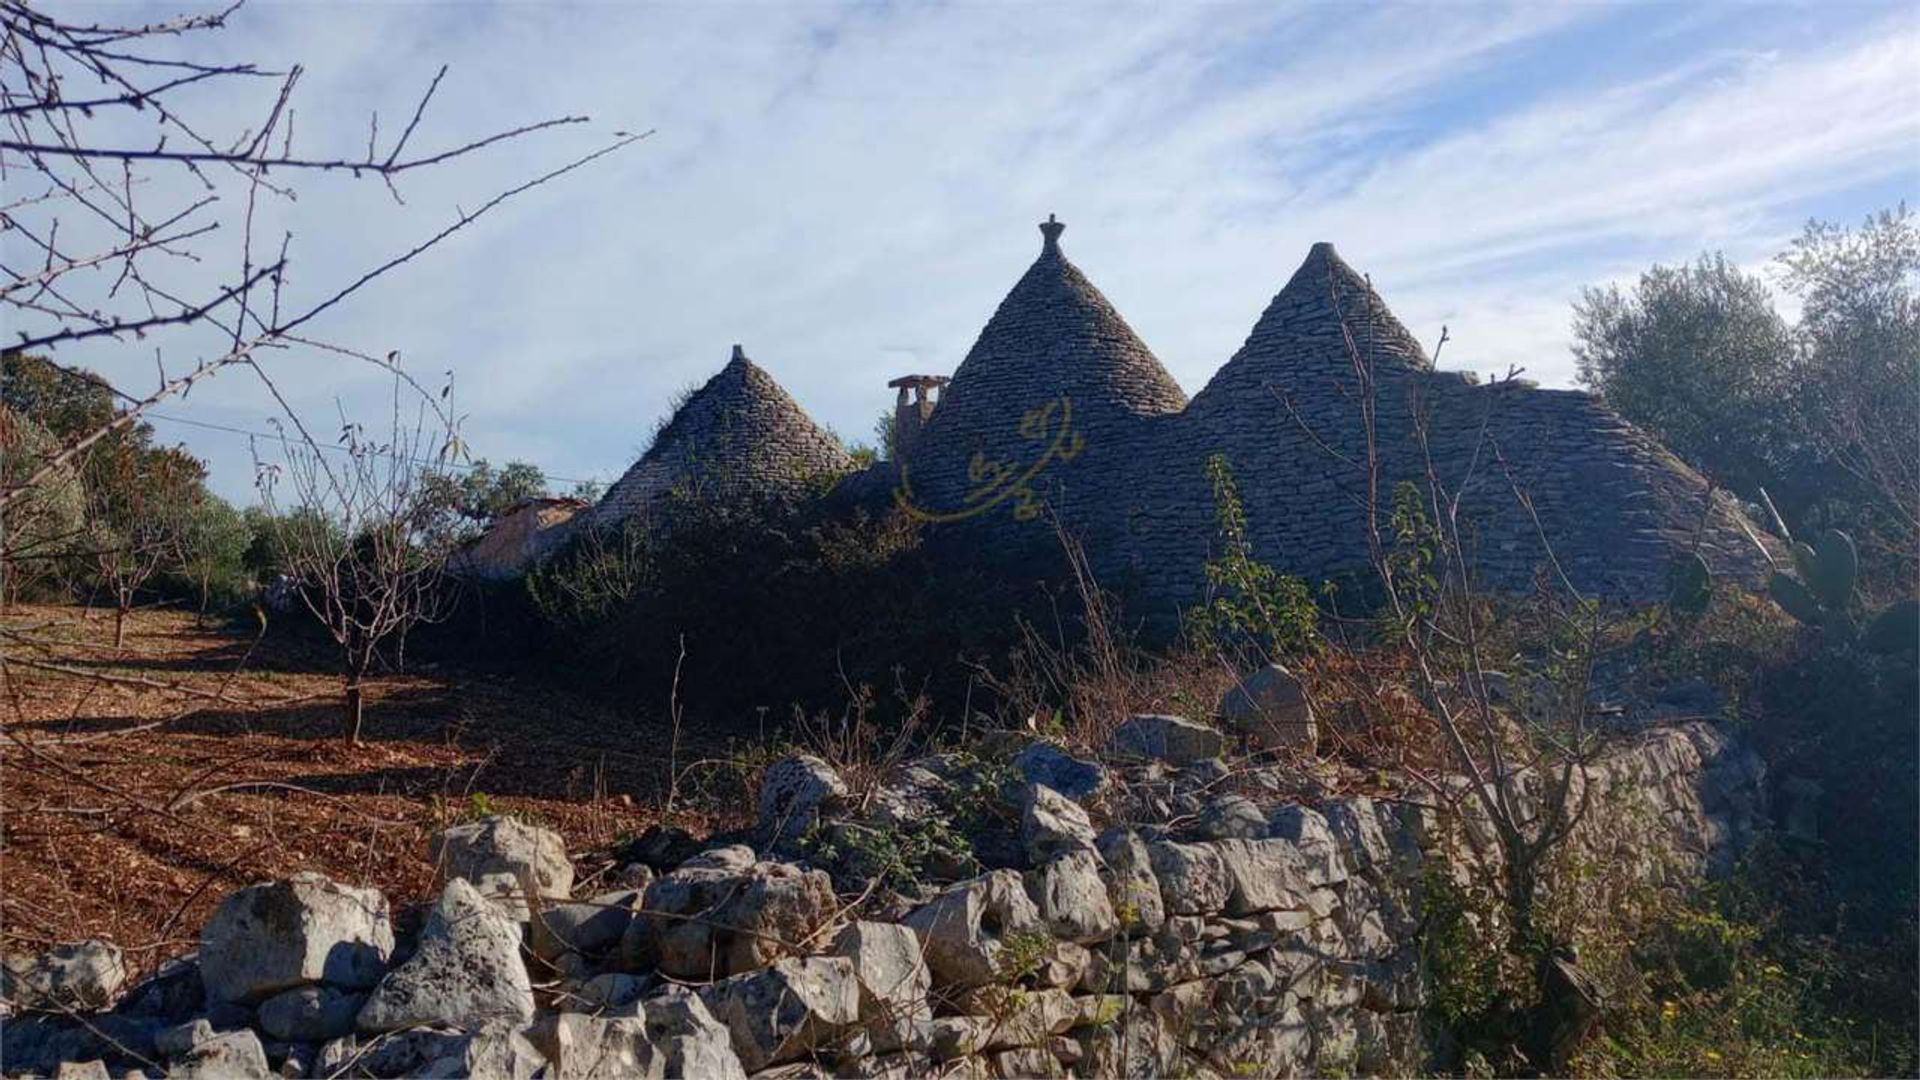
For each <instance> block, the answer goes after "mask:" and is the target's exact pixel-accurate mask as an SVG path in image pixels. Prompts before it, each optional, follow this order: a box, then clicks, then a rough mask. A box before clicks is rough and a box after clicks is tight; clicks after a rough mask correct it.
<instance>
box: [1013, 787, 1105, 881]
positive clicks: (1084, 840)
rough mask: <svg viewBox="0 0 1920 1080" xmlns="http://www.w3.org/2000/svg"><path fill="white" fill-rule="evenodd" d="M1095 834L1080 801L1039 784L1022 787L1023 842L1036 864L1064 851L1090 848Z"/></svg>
mask: <svg viewBox="0 0 1920 1080" xmlns="http://www.w3.org/2000/svg"><path fill="white" fill-rule="evenodd" d="M1094 835H1095V834H1094V830H1093V822H1091V821H1090V820H1088V818H1087V812H1086V811H1085V810H1083V809H1081V808H1080V804H1079V803H1077V802H1074V801H1073V800H1072V799H1069V798H1067V797H1066V796H1065V795H1062V794H1060V793H1059V792H1057V791H1055V790H1053V789H1052V788H1050V787H1045V786H1042V785H1040V784H1028V785H1027V786H1026V788H1025V789H1023V790H1022V792H1021V797H1020V842H1021V844H1022V845H1023V846H1024V847H1025V848H1026V852H1027V858H1028V859H1030V860H1032V861H1033V862H1034V863H1035V864H1039V863H1043V862H1045V861H1047V860H1048V859H1049V858H1052V857H1053V856H1054V855H1057V854H1060V853H1061V852H1065V851H1091V850H1092V849H1093V841H1094Z"/></svg>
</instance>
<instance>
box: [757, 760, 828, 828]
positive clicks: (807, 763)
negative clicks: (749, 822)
mask: <svg viewBox="0 0 1920 1080" xmlns="http://www.w3.org/2000/svg"><path fill="white" fill-rule="evenodd" d="M846 798H847V783H846V781H844V780H842V779H840V774H839V773H837V772H835V771H834V768H833V766H831V765H829V764H827V763H826V762H825V761H823V760H821V759H820V758H817V757H815V756H813V755H812V754H794V755H792V756H790V757H785V758H781V759H780V760H779V761H776V762H774V763H773V764H772V765H770V766H768V767H767V771H766V774H765V775H764V776H763V777H762V778H761V780H760V835H761V836H762V837H764V838H765V839H767V840H768V841H770V842H772V843H773V844H775V845H776V846H778V845H781V844H790V843H792V842H794V841H796V840H798V839H800V838H801V837H802V836H805V835H806V834H807V831H808V830H809V829H811V828H813V827H814V825H816V824H818V823H819V821H820V819H821V818H822V817H823V816H824V815H826V814H830V813H832V812H834V811H835V810H838V809H839V808H840V807H841V805H842V804H843V803H844V802H845V801H846Z"/></svg>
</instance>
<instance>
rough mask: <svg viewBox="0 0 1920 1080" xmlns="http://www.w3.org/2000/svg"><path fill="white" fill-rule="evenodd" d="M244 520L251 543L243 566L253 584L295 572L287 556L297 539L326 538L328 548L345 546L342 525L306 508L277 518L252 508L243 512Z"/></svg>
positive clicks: (241, 559)
mask: <svg viewBox="0 0 1920 1080" xmlns="http://www.w3.org/2000/svg"><path fill="white" fill-rule="evenodd" d="M241 516H242V517H243V518H244V519H245V521H246V526H247V536H248V540H247V548H246V551H244V552H243V553H242V554H241V556H240V565H241V566H242V567H243V568H244V569H245V570H246V572H247V573H248V575H250V576H251V577H252V578H253V580H255V581H257V582H260V583H262V584H265V583H267V582H269V581H272V580H273V579H274V578H276V577H278V576H280V575H281V574H285V573H290V572H291V571H292V567H291V566H289V565H288V563H287V559H286V552H287V551H288V550H289V549H290V546H291V545H292V544H293V542H294V541H295V539H296V538H299V537H302V536H306V537H314V536H323V537H325V538H326V539H325V540H324V546H325V547H327V548H331V547H334V546H336V545H337V544H339V543H341V542H342V538H341V537H340V535H339V534H340V525H339V523H338V522H336V521H334V520H333V519H331V518H329V517H326V516H325V515H323V514H321V513H320V512H319V511H317V510H313V509H309V508H307V507H295V508H294V509H292V510H289V511H288V512H287V513H285V514H275V513H274V512H272V511H271V510H267V509H265V508H264V507H259V506H249V507H247V508H246V509H245V510H243V511H241Z"/></svg>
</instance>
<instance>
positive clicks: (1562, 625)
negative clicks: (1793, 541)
mask: <svg viewBox="0 0 1920 1080" xmlns="http://www.w3.org/2000/svg"><path fill="white" fill-rule="evenodd" d="M1329 288H1330V292H1331V294H1332V303H1333V307H1334V308H1335V310H1336V312H1337V313H1338V316H1339V321H1340V326H1341V332H1342V335H1343V343H1344V346H1345V353H1346V356H1347V359H1348V362H1349V365H1350V374H1351V382H1350V383H1349V384H1348V385H1347V386H1346V387H1345V391H1346V393H1347V395H1348V396H1349V398H1350V400H1351V401H1352V402H1353V403H1354V407H1355V409H1356V411H1357V412H1358V414H1359V420H1360V431H1361V434H1362V436H1363V440H1364V441H1363V443H1362V444H1361V445H1360V446H1359V447H1358V448H1357V450H1358V452H1357V453H1352V452H1348V451H1343V450H1341V449H1338V448H1336V447H1334V446H1333V445H1332V444H1331V442H1329V441H1327V440H1324V439H1321V438H1320V436H1319V434H1318V433H1316V432H1314V431H1313V430H1312V429H1311V428H1310V427H1309V426H1308V425H1307V423H1306V421H1305V420H1304V419H1303V418H1302V417H1301V416H1300V415H1299V414H1298V413H1297V412H1295V411H1294V410H1293V409H1292V406H1291V404H1290V403H1287V402H1286V400H1285V398H1284V397H1283V398H1282V401H1283V404H1285V405H1286V407H1287V410H1288V412H1289V413H1290V414H1291V415H1292V417H1293V420H1294V422H1295V423H1296V424H1297V425H1299V426H1300V427H1301V428H1302V429H1303V430H1305V431H1306V433H1307V435H1308V437H1309V438H1310V439H1311V440H1313V441H1314V442H1315V443H1316V444H1317V445H1319V446H1320V447H1321V448H1322V450H1323V451H1324V452H1325V453H1326V454H1327V455H1328V456H1329V458H1330V459H1332V460H1333V462H1334V463H1335V464H1336V465H1337V466H1340V467H1345V468H1348V469H1351V470H1353V471H1354V472H1355V473H1357V474H1358V479H1359V480H1360V485H1359V490H1358V492H1357V498H1358V499H1359V500H1360V503H1361V510H1362V516H1363V520H1364V523H1365V530H1366V540H1367V548H1368V557H1369V562H1370V565H1371V568H1372V572H1373V574H1372V576H1373V578H1374V579H1375V580H1376V581H1377V583H1378V585H1379V586H1380V592H1381V596H1382V598H1383V605H1382V609H1381V612H1380V623H1381V628H1382V629H1383V631H1384V633H1385V635H1386V636H1387V638H1388V642H1387V644H1390V645H1392V646H1395V647H1398V648H1399V649H1400V650H1401V654H1402V655H1403V656H1404V657H1405V659H1406V661H1407V664H1406V667H1407V669H1408V672H1409V676H1410V679H1411V682H1412V689H1413V690H1414V691H1415V693H1416V694H1417V696H1418V697H1419V699H1420V701H1421V703H1422V704H1423V705H1424V707H1425V709H1424V712H1425V715H1426V716H1428V717H1429V718H1430V720H1431V723H1432V726H1433V729H1434V730H1433V734H1434V735H1435V736H1436V737H1437V741H1438V745H1439V748H1440V755H1439V759H1438V760H1437V761H1436V762H1435V763H1433V765H1431V766H1428V767H1423V766H1422V765H1421V764H1420V763H1418V762H1415V761H1412V760H1400V761H1398V762H1396V763H1395V764H1397V765H1399V766H1400V767H1401V768H1402V769H1404V770H1405V771H1406V772H1407V773H1408V774H1409V775H1410V776H1412V777H1413V778H1414V779H1415V780H1416V782H1418V783H1420V784H1421V785H1423V786H1424V787H1425V788H1426V789H1427V790H1428V791H1429V793H1430V794H1431V796H1432V797H1433V798H1434V800H1435V802H1436V804H1438V805H1439V806H1440V807H1441V808H1442V809H1443V811H1444V812H1445V813H1446V814H1447V815H1448V816H1449V817H1450V818H1451V819H1452V820H1454V821H1456V822H1460V823H1461V824H1462V828H1460V830H1459V833H1460V836H1461V837H1462V839H1463V840H1464V842H1465V844H1466V846H1467V849H1468V852H1469V854H1470V855H1471V862H1470V864H1469V866H1468V872H1469V873H1470V874H1471V875H1473V876H1474V877H1475V878H1476V879H1477V881H1478V882H1479V883H1481V884H1483V885H1485V886H1487V887H1489V889H1490V892H1491V893H1492V895H1493V898H1494V900H1495V902H1496V903H1497V905H1498V911H1497V915H1498V918H1499V920H1500V924H1501V929H1503V930H1504V933H1505V938H1506V945H1507V951H1508V953H1509V954H1510V955H1511V956H1512V957H1513V958H1514V959H1516V960H1518V961H1521V962H1522V963H1523V964H1525V965H1526V966H1528V967H1530V968H1531V970H1530V971H1529V972H1528V974H1529V976H1530V977H1531V978H1533V979H1534V983H1535V988H1536V994H1537V995H1538V996H1537V997H1536V999H1535V1000H1534V1001H1533V1002H1532V1003H1531V1006H1530V1009H1529V1016H1528V1022H1529V1023H1530V1024H1531V1025H1532V1026H1533V1031H1532V1033H1531V1034H1530V1035H1529V1040H1530V1041H1529V1044H1528V1046H1527V1053H1528V1054H1529V1056H1530V1057H1531V1058H1532V1059H1533V1064H1534V1066H1535V1067H1536V1068H1538V1069H1541V1070H1545V1071H1546V1072H1547V1073H1548V1074H1549V1075H1551V1074H1554V1073H1555V1072H1564V1070H1565V1067H1566V1055H1567V1054H1569V1053H1570V1052H1571V1050H1572V1049H1573V1048H1574V1047H1575V1046H1576V1045H1577V1043H1578V1042H1579V1040H1580V1039H1581V1038H1583V1037H1584V1035H1585V1034H1586V1032H1587V1030H1588V1028H1589V1026H1590V1024H1591V1022H1592V1020H1593V1019H1594V1018H1595V1017H1596V1016H1597V1010H1598V993H1597V990H1596V988H1595V986H1594V984H1593V983H1592V981H1591V980H1590V978H1589V977H1588V976H1587V975H1586V974H1585V973H1584V972H1582V971H1581V970H1580V969H1579V968H1578V966H1577V965H1576V964H1575V963H1574V962H1573V959H1572V957H1571V953H1570V950H1569V949H1568V948H1567V946H1568V943H1567V942H1564V941H1558V940H1554V939H1553V936H1552V934H1551V933H1550V932H1549V930H1548V928H1547V927H1545V926H1544V925H1543V924H1542V921H1541V919H1540V917H1539V915H1540V904H1541V900H1542V897H1543V891H1544V889H1545V886H1546V883H1547V879H1548V877H1549V874H1550V871H1551V868H1552V865H1553V860H1554V856H1555V855H1556V853H1557V852H1558V851H1559V850H1560V849H1561V848H1562V847H1563V846H1564V845H1565V844H1566V843H1567V842H1568V841H1569V840H1570V839H1571V838H1572V837H1573V835H1574V833H1575V831H1576V830H1577V829H1578V828H1579V826H1580V824H1581V822H1582V821H1583V819H1584V818H1585V816H1586V813H1587V811H1588V809H1589V806H1590V801H1591V795H1592V790H1591V788H1590V787H1589V786H1588V784H1587V783H1586V779H1587V774H1586V766H1587V765H1588V764H1590V763H1591V761H1592V760H1593V758H1594V756H1595V754H1596V752H1597V750H1598V740H1597V738H1596V733H1595V732H1594V730H1593V729H1592V727H1591V725H1590V723H1589V717H1590V712H1591V708H1592V705H1591V700H1590V699H1591V693H1592V680H1593V674H1594V663H1595V660H1596V659H1597V657H1598V655H1599V650H1600V642H1601V631H1602V630H1603V623H1602V612H1601V607H1600V605H1599V604H1597V603H1596V602H1594V601H1593V600H1591V599H1590V598H1589V597H1587V596H1585V595H1584V594H1583V593H1582V592H1581V590H1580V589H1578V588H1577V587H1576V586H1575V585H1574V584H1573V582H1572V581H1571V580H1570V579H1569V578H1568V576H1567V575H1566V574H1565V573H1563V572H1562V570H1561V568H1560V566H1559V563H1558V561H1557V559H1556V558H1555V556H1554V551H1553V545H1552V542H1551V538H1550V537H1549V536H1548V535H1547V534H1546V531H1545V529H1544V528H1543V527H1542V525H1541V522H1540V518H1539V516H1538V514H1537V513H1535V511H1534V507H1533V502H1532V500H1531V498H1530V496H1529V494H1528V492H1527V490H1526V488H1525V487H1524V485H1523V484H1521V483H1520V482H1519V480H1518V479H1517V478H1516V477H1515V475H1514V472H1513V470H1512V469H1511V468H1510V467H1509V465H1508V462H1507V460H1506V459H1505V457H1504V456H1503V454H1502V451H1501V447H1500V444H1499V441H1498V439H1497V438H1495V437H1494V436H1493V434H1492V432H1493V425H1492V419H1493V412H1492V410H1493V409H1494V408H1496V407H1497V406H1496V405H1494V402H1495V401H1497V400H1498V398H1497V395H1494V394H1487V395H1486V396H1485V397H1483V398H1482V400H1483V401H1485V402H1486V403H1487V406H1486V408H1487V411H1486V412H1485V413H1483V414H1482V415H1481V417H1480V419H1479V426H1478V430H1477V434H1476V436H1475V438H1474V440H1473V452H1472V454H1471V455H1470V458H1469V460H1468V461H1466V462H1464V463H1453V462H1451V461H1450V464H1460V467H1459V468H1458V469H1457V470H1456V471H1457V472H1458V473H1459V475H1452V476H1449V475H1443V470H1442V468H1441V467H1440V465H1439V464H1438V463H1437V462H1436V459H1435V454H1434V453H1433V451H1432V449H1431V443H1430V441H1429V434H1430V431H1431V427H1430V425H1431V423H1432V420H1433V417H1432V414H1431V410H1430V408H1429V403H1428V402H1427V401H1425V400H1424V399H1423V397H1422V394H1421V386H1422V384H1421V381H1420V380H1419V379H1418V378H1403V377H1400V376H1397V375H1392V374H1386V373H1383V372H1382V371H1381V370H1380V369H1379V368H1378V367H1377V366H1376V365H1375V363H1374V357H1375V355H1376V351H1375V341H1374V340H1373V338H1374V334H1375V328H1376V320H1377V318H1378V311H1377V309H1376V307H1375V305H1377V304H1378V300H1377V298H1376V297H1374V296H1373V295H1372V294H1371V290H1369V291H1368V292H1367V293H1366V294H1365V295H1363V296H1362V297H1361V303H1362V304H1363V305H1364V306H1365V310H1358V311H1355V310H1348V309H1347V307H1346V306H1344V304H1345V302H1347V301H1349V300H1350V299H1351V298H1350V297H1343V296H1342V295H1341V294H1340V291H1339V289H1338V286H1337V284H1336V283H1335V282H1334V281H1333V280H1331V279H1330V280H1329ZM1441 341H1442V345H1444V343H1445V341H1446V337H1445V335H1444V334H1443V336H1442V339H1441ZM1515 374H1516V375H1517V373H1515ZM1383 409H1395V410H1399V409H1404V410H1405V411H1406V413H1405V415H1406V416H1407V417H1408V418H1409V420H1410V423H1411V435H1412V445H1413V447H1414V449H1415V454H1414V457H1413V462H1412V469H1411V471H1412V473H1413V475H1405V474H1404V473H1403V474H1402V475H1400V476H1397V477H1396V476H1393V475H1390V472H1391V471H1392V469H1391V468H1390V466H1389V462H1388V458H1389V456H1390V455H1389V452H1388V451H1387V449H1386V448H1385V447H1384V446H1383V439H1384V435H1383V426H1382V410H1383ZM1455 419H1458V418H1457V417H1456V418H1455ZM1401 468H1402V469H1404V468H1405V466H1404V464H1402V465H1401ZM1476 489H1480V490H1483V491H1497V492H1504V493H1505V495H1506V496H1507V497H1510V498H1511V499H1513V500H1514V501H1515V503H1516V504H1517V505H1518V507H1519V509H1520V511H1521V513H1522V514H1523V516H1524V518H1525V519H1526V520H1528V521H1530V522H1531V523H1532V528H1533V531H1534V538H1535V540H1536V541H1537V543H1538V545H1539V548H1540V550H1541V551H1542V552H1544V566H1543V567H1542V568H1541V570H1540V572H1539V574H1538V575H1537V578H1536V583H1535V588H1534V591H1533V593H1532V594H1531V595H1530V596H1526V597H1523V598H1517V597H1495V596H1494V595H1492V594H1491V593H1490V592H1489V591H1488V590H1486V589H1484V588H1483V587H1482V585H1481V583H1480V581H1479V579H1478V574H1477V573H1476V569H1475V560H1474V544H1473V539H1472V533H1473V528H1474V521H1473V512H1472V510H1471V508H1470V507H1469V506H1468V505H1467V499H1466V496H1467V493H1468V492H1471V491H1474V490H1476ZM1516 641H1520V642H1524V643H1525V644H1526V645H1528V646H1533V647H1538V648H1539V649H1541V650H1542V651H1543V652H1545V653H1547V654H1548V655H1550V656H1551V657H1552V662H1551V663H1548V664H1545V665H1542V666H1543V667H1545V668H1547V669H1549V670H1545V671H1542V672H1538V673H1536V674H1535V675H1533V676H1529V675H1527V674H1526V673H1524V672H1520V671H1515V670H1512V669H1511V668H1508V670H1505V671H1502V670H1498V669H1499V668H1501V667H1506V666H1507V665H1510V664H1512V663H1513V662H1514V661H1515V660H1516V659H1517V658H1516V657H1515V656H1513V655H1511V653H1510V652H1502V653H1497V654H1496V653H1495V652H1494V651H1493V650H1494V649H1495V648H1496V647H1497V645H1496V643H1504V645H1505V646H1507V648H1508V649H1511V647H1512V646H1513V644H1514V643H1515V642H1516ZM1496 659H1497V660H1498V662H1497V663H1496ZM1363 692H1364V691H1363ZM1376 692H1377V688H1376ZM1516 699H1525V700H1524V701H1517V700H1516ZM1516 705H1519V706H1521V707H1519V708H1517V709H1516ZM1516 712H1517V713H1519V715H1515V714H1516Z"/></svg>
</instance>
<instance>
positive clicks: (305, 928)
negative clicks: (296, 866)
mask: <svg viewBox="0 0 1920 1080" xmlns="http://www.w3.org/2000/svg"><path fill="white" fill-rule="evenodd" d="M392 952H393V924H392V921H391V919H390V918H389V917H388V913H387V898H386V897H385V896H384V895H382V894H381V892H380V890H378V889H374V888H364V889H363V888H355V887H354V886H351V885H342V884H340V883H338V882H335V881H332V880H329V879H328V878H327V877H326V876H324V875H322V874H314V873H302V874H295V875H293V876H292V877H291V878H288V879H286V880H285V881H268V882H261V883H259V884H256V885H249V886H247V887H246V888H244V889H241V890H239V891H238V892H235V893H234V894H233V895H231V896H229V897H227V898H226V900H224V901H222V902H221V904H220V907H219V908H218V909H217V910H215V911H214V913H213V917H212V918H210V919H208V920H207V925H206V927H205V929H203V930H202V931H201V932H200V977H201V979H202V981H204V982H205V984H206V988H207V993H208V994H209V995H211V996H213V997H214V998H217V999H219V1000H222V1001H233V1002H242V1003H247V1004H251V1003H253V1002H257V1001H260V1000H261V999H263V998H266V997H268V996H270V995H272V994H276V993H279V992H280V991H282V990H287V989H291V988H293V987H296V986H303V985H305V984H307V983H318V982H324V983H328V984H331V985H333V986H338V987H343V988H346V989H356V990H357V989H365V988H366V987H369V986H372V985H373V984H374V983H376V982H378V981H379V979H380V976H381V974H382V973H383V972H384V971H385V970H386V966H387V957H388V956H390V955H391V954H392Z"/></svg>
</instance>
